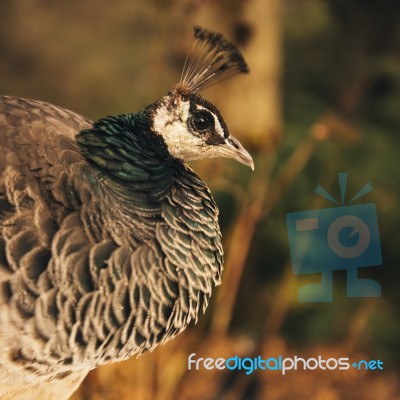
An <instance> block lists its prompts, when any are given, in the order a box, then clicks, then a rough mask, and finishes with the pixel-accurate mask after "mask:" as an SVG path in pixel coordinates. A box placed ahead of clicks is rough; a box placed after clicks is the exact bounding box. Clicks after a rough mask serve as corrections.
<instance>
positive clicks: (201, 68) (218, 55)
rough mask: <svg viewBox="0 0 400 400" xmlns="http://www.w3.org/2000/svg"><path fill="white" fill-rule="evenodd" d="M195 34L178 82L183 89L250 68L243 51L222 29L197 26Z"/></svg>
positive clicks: (196, 88) (200, 86) (193, 89)
mask: <svg viewBox="0 0 400 400" xmlns="http://www.w3.org/2000/svg"><path fill="white" fill-rule="evenodd" d="M193 36H194V39H195V40H194V43H193V44H192V48H191V49H190V50H189V52H188V54H187V56H186V60H185V64H184V66H183V70H182V75H181V80H180V82H179V84H178V86H179V87H180V88H182V89H183V90H185V89H186V90H187V91H190V92H197V91H199V90H200V89H205V88H207V87H209V86H212V85H214V84H215V83H218V82H221V81H223V80H225V79H227V78H230V77H232V76H234V75H236V74H247V73H249V72H250V70H249V67H248V66H247V64H246V61H245V60H244V58H243V56H242V55H241V53H240V51H239V50H238V49H237V47H236V46H235V45H234V44H232V43H231V42H229V41H228V40H226V39H225V38H224V37H223V36H222V34H221V33H216V32H212V31H210V30H208V29H205V28H202V27H200V26H195V27H194V28H193Z"/></svg>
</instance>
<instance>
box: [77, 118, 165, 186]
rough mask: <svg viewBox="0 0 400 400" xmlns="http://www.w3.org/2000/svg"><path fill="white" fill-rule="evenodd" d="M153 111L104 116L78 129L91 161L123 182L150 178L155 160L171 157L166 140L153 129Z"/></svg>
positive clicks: (86, 153) (87, 156)
mask: <svg viewBox="0 0 400 400" xmlns="http://www.w3.org/2000/svg"><path fill="white" fill-rule="evenodd" d="M151 122H152V118H151V113H150V112H149V111H148V110H144V111H141V112H138V113H134V114H125V115H119V116H115V117H105V118H102V119H100V120H98V121H96V122H95V123H94V124H93V126H92V127H91V128H90V129H85V130H83V131H81V132H79V133H78V135H77V137H76V140H77V143H78V145H79V147H80V149H81V151H82V153H83V154H84V156H85V157H86V159H87V160H88V161H89V163H90V164H92V165H94V166H95V167H96V169H98V170H99V171H101V172H102V173H103V174H104V175H105V176H110V177H114V178H115V179H117V180H120V181H121V183H123V182H141V181H146V180H147V179H148V174H149V169H150V166H151V165H152V164H154V161H157V163H158V164H159V163H160V162H161V163H165V162H168V160H169V159H170V158H171V157H170V155H169V153H168V150H167V147H166V145H165V143H164V141H163V140H162V139H161V137H160V136H158V135H155V134H154V133H153V132H152V129H151Z"/></svg>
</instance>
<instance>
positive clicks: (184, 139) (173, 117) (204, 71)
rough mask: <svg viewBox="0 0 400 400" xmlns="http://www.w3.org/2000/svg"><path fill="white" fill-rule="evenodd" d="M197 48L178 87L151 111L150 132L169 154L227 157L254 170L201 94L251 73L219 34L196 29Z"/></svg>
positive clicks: (235, 49)
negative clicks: (165, 147) (226, 80)
mask: <svg viewBox="0 0 400 400" xmlns="http://www.w3.org/2000/svg"><path fill="white" fill-rule="evenodd" d="M194 38H195V46H194V48H193V49H192V50H191V51H190V52H189V54H188V57H187V59H186V62H185V66H184V68H183V72H182V77H181V81H180V83H178V84H177V85H175V86H174V87H173V88H172V89H171V90H170V92H169V93H168V94H167V95H166V96H164V97H163V98H162V99H161V100H160V101H158V102H156V103H154V104H152V105H151V106H149V108H148V109H149V110H150V113H151V116H152V121H153V123H152V129H153V132H154V133H155V134H157V135H158V136H160V137H161V138H162V139H163V141H164V142H165V144H166V146H167V148H168V151H169V153H170V154H171V155H172V156H173V157H176V158H178V159H181V160H184V161H188V160H196V159H201V158H214V157H229V158H233V159H235V160H237V161H239V162H241V163H243V164H246V165H248V166H249V167H251V168H252V169H254V163H253V159H252V158H251V156H250V154H249V153H248V152H247V151H246V150H245V149H244V148H243V146H242V145H241V144H240V142H239V141H238V140H237V139H236V138H235V137H233V136H232V135H230V133H229V130H228V127H227V125H226V123H225V122H224V120H223V118H222V116H221V114H220V113H219V111H218V109H217V108H216V107H215V106H214V105H213V104H211V103H210V102H208V101H207V100H205V99H204V98H203V97H201V96H200V95H199V94H198V90H200V89H203V88H205V87H208V86H211V85H213V84H214V83H217V82H219V81H221V80H223V79H226V78H228V77H230V76H232V75H235V74H238V73H248V72H249V69H248V67H247V64H246V62H245V61H244V59H243V57H242V55H241V54H240V52H239V50H238V49H237V48H236V47H235V46H234V45H233V44H231V43H230V42H228V41H227V40H226V39H225V38H224V37H223V36H222V35H221V34H219V33H214V32H211V31H209V30H206V29H204V28H200V27H195V28H194Z"/></svg>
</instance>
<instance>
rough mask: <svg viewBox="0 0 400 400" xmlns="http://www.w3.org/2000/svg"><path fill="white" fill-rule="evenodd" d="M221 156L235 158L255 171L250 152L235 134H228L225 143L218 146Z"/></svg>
mask: <svg viewBox="0 0 400 400" xmlns="http://www.w3.org/2000/svg"><path fill="white" fill-rule="evenodd" d="M218 150H219V151H218V153H219V155H220V156H221V157H228V158H233V159H235V160H236V161H239V162H240V163H242V164H244V165H247V166H249V167H250V168H251V169H252V170H253V171H254V161H253V158H252V157H251V155H250V154H249V152H248V151H247V150H246V149H245V148H244V147H243V146H242V145H241V144H240V142H239V140H237V139H236V138H235V137H233V136H231V135H230V136H228V137H227V138H226V139H225V143H224V144H222V145H220V146H218Z"/></svg>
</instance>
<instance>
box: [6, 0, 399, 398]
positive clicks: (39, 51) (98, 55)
mask: <svg viewBox="0 0 400 400" xmlns="http://www.w3.org/2000/svg"><path fill="white" fill-rule="evenodd" d="M0 15H1V23H0V92H1V93H2V94H11V95H16V96H22V97H28V98H35V99H42V100H46V101H48V102H51V103H54V104H57V105H60V106H64V107H67V108H69V109H72V110H74V111H76V112H78V113H80V114H83V115H85V116H87V117H90V118H92V119H96V118H100V117H102V116H104V115H108V114H120V113H125V112H134V111H137V110H139V109H141V108H143V107H145V106H146V105H147V104H149V103H151V102H153V101H155V100H157V99H158V98H160V97H161V96H162V95H163V94H165V93H166V92H167V91H168V90H169V88H170V87H171V86H172V85H173V84H174V83H176V82H177V81H178V80H179V77H180V72H181V68H182V66H183V62H184V59H185V56H186V51H187V49H188V47H189V45H190V42H191V33H192V26H193V25H195V24H197V25H202V26H205V27H208V28H210V29H213V30H216V31H220V32H223V33H224V34H225V35H226V36H227V37H229V38H230V39H232V40H233V41H234V42H235V43H237V45H238V47H239V48H240V49H241V50H242V52H243V55H244V56H245V58H246V60H247V61H248V64H249V66H250V69H251V74H250V75H248V76H240V77H235V78H233V79H232V80H228V81H226V82H224V83H222V84H219V85H216V86H214V87H212V88H210V89H207V90H206V91H205V92H204V93H203V95H204V96H205V97H206V98H207V99H209V100H211V101H213V102H214V103H215V104H216V105H217V107H218V108H219V109H220V111H221V113H222V115H223V116H224V118H225V120H226V122H227V124H228V126H229V127H230V131H231V133H232V134H234V135H235V136H236V137H238V138H239V139H240V141H241V142H242V143H243V145H244V146H245V147H246V148H247V149H248V150H249V151H250V152H251V153H252V155H253V157H254V159H255V165H256V169H255V172H254V173H252V172H251V171H250V169H246V168H245V167H243V166H242V165H239V164H237V163H235V162H233V161H229V160H212V161H206V162H197V163H193V167H194V168H195V170H196V171H197V172H198V173H199V175H200V176H201V177H202V178H203V179H204V180H205V181H206V182H207V184H208V185H209V186H210V188H211V190H212V192H213V194H214V196H215V199H216V201H217V203H218V205H219V208H220V222H221V226H222V230H223V237H224V248H225V253H226V257H225V259H226V262H225V271H224V275H223V283H222V285H221V286H220V287H218V288H217V290H216V291H215V295H214V296H213V299H212V303H211V306H210V308H209V309H208V310H207V312H206V314H205V315H204V316H203V317H202V318H200V321H199V323H198V324H197V325H196V326H191V327H190V328H189V329H187V330H186V331H185V332H184V333H183V334H181V335H180V336H179V337H178V338H176V339H175V340H173V341H172V342H170V343H168V344H167V345H165V346H162V347H160V348H158V349H157V350H155V351H154V352H153V353H151V354H145V355H144V356H142V357H141V358H139V359H131V360H128V361H126V362H123V363H118V364H112V365H109V366H104V367H101V368H99V369H97V370H95V371H93V372H92V373H91V374H89V376H88V377H87V379H86V380H85V382H84V384H83V385H82V387H81V388H80V390H79V391H78V392H77V393H76V394H75V395H74V400H101V399H102V400H113V399H119V400H125V399H138V400H170V399H178V400H180V399H182V400H186V399H188V400H190V399H193V400H203V399H204V400H211V399H212V400H219V399H221V400H234V399H240V400H242V399H249V400H250V399H270V400H283V399H285V400H286V399H288V400H292V399H295V400H296V399H298V400H306V399H317V400H340V399H345V400H347V399H348V400H353V399H354V400H359V399H380V400H386V399H387V400H394V399H400V383H399V378H400V374H399V371H400V360H399V356H398V355H399V352H400V319H399V316H400V307H399V305H400V290H398V287H399V280H400V268H399V264H400V246H399V242H400V235H399V227H398V225H399V223H400V207H399V194H400V192H399V188H400V182H399V180H400V168H399V161H398V160H399V155H400V151H399V150H400V146H399V144H400V135H399V133H400V2H399V1H398V0H351V1H348V0H347V1H346V0H204V1H200V0H151V1H147V2H144V1H143V2H134V1H128V0H115V1H113V2H109V1H106V0H96V1H94V0H79V1H78V0H69V1H66V2H55V1H50V0H14V1H1V2H0ZM339 172H347V173H349V181H348V188H347V191H348V193H349V195H351V196H353V195H354V194H355V193H357V192H358V190H359V189H360V188H361V187H362V186H364V184H366V183H367V182H371V184H372V185H373V187H374V190H373V191H372V192H370V193H369V194H367V195H366V196H365V197H363V198H361V199H359V200H358V201H357V204H362V203H366V202H372V203H375V204H376V206H377V213H378V222H379V228H380V238H381V244H382V254H383V264H382V265H381V266H380V267H367V268H362V269H360V271H359V274H360V276H361V277H367V278H371V279H375V280H376V281H378V282H379V283H380V284H381V285H382V296H381V297H380V298H348V297H346V272H345V271H335V272H334V274H333V282H334V283H333V294H334V297H333V301H332V302H330V303H312V302H311V303H304V302H303V303H302V302H299V301H298V299H297V291H298V289H299V288H300V287H302V286H303V285H304V284H306V283H309V282H318V281H319V279H320V274H315V275H309V276H296V275H294V274H293V273H292V269H291V262H290V254H289V244H288V239H287V230H286V220H285V218H286V214H287V213H288V212H293V211H303V210H311V209H320V208H326V207H332V205H331V203H330V202H329V201H327V200H325V199H323V198H322V197H319V196H317V195H316V194H315V193H314V190H315V188H316V186H317V185H318V184H321V185H322V186H323V187H324V188H325V189H327V191H328V192H329V193H331V194H332V196H333V197H335V198H339V196H340V191H339V185H338V181H337V174H338V173H339ZM321 268H322V267H321ZM191 353H196V354H197V356H196V357H204V358H206V357H215V358H218V357H225V358H229V357H232V356H234V355H239V356H242V357H252V356H257V355H261V356H263V357H264V358H268V357H276V356H279V355H282V356H283V357H285V356H286V357H292V356H294V355H297V356H299V357H305V358H307V357H317V356H318V355H321V356H322V357H324V358H329V357H337V358H339V357H349V358H350V359H352V358H353V359H361V358H366V359H380V360H382V361H383V362H384V371H354V370H349V371H318V370H315V371H304V372H303V371H292V372H288V373H287V374H286V375H285V376H282V375H281V374H280V372H279V371H261V372H260V371H255V372H254V373H253V374H251V375H246V374H245V372H244V371H240V372H236V373H232V372H230V371H227V370H224V371H219V370H213V371H207V370H204V369H203V370H200V371H193V370H192V371H188V370H187V357H188V355H189V354H191Z"/></svg>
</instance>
